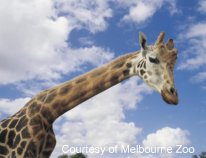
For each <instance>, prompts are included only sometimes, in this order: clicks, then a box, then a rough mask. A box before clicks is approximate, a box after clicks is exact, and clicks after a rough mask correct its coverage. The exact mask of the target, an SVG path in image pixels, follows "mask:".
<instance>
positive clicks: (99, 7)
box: [55, 0, 112, 33]
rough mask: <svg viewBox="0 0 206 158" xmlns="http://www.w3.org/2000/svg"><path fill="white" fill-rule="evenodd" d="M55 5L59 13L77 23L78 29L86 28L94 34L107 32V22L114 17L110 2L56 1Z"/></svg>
mask: <svg viewBox="0 0 206 158" xmlns="http://www.w3.org/2000/svg"><path fill="white" fill-rule="evenodd" d="M55 5H56V6H57V8H58V9H57V10H58V12H59V13H63V14H66V17H67V18H68V19H69V20H71V19H72V20H73V21H75V23H76V24H77V27H79V28H82V27H83V28H86V29H88V30H89V31H91V32H92V33H96V32H97V31H103V30H105V29H106V28H107V22H106V20H107V19H108V18H110V17H112V9H111V8H110V7H109V4H108V0H96V1H91V0H85V1H82V0H69V1H67V0H55Z"/></svg>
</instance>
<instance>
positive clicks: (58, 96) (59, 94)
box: [36, 52, 139, 122]
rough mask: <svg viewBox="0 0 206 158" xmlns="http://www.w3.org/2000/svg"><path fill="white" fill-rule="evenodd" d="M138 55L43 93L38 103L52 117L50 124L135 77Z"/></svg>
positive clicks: (117, 60) (129, 55) (100, 68)
mask: <svg viewBox="0 0 206 158" xmlns="http://www.w3.org/2000/svg"><path fill="white" fill-rule="evenodd" d="M138 54H139V53H137V52H135V53H131V54H127V55H125V56H121V57H119V58H117V59H115V60H113V61H112V62H110V63H108V64H106V65H104V66H102V67H99V68H96V69H94V70H92V71H90V72H88V73H86V74H84V75H82V76H79V77H77V78H75V79H73V80H71V81H68V82H65V83H63V84H61V85H59V86H57V87H54V88H51V89H49V90H47V91H45V92H42V93H40V94H39V95H37V97H36V98H37V101H41V102H42V104H43V106H44V107H45V108H46V110H47V114H49V115H52V116H50V117H49V118H50V119H51V120H50V122H53V121H54V120H55V119H57V118H58V117H59V116H61V115H62V114H64V113H65V112H67V111H69V110H70V109H72V108H74V107H75V106H77V105H79V104H80V103H82V102H84V101H86V100H87V99H89V98H91V97H93V96H95V95H97V94H99V93H101V92H102V91H104V90H106V89H108V88H110V87H112V86H114V85H116V84H118V83H120V82H122V81H123V80H125V79H127V78H129V77H131V76H133V74H134V73H133V71H134V70H133V67H132V63H131V59H132V58H135V57H136V56H137V55H138ZM48 111H49V112H48Z"/></svg>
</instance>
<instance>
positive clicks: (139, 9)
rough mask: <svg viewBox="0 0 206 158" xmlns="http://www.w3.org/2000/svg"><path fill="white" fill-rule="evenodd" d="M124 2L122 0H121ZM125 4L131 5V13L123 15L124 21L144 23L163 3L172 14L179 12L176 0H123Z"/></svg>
mask: <svg viewBox="0 0 206 158" xmlns="http://www.w3.org/2000/svg"><path fill="white" fill-rule="evenodd" d="M119 1H120V2H121V3H122V0H119ZM122 4H123V6H124V7H125V6H128V7H129V13H128V14H126V15H125V16H124V17H123V19H122V20H123V21H124V22H128V21H129V22H130V21H132V22H134V23H137V24H139V23H143V22H145V21H146V20H148V19H149V18H151V17H152V16H153V15H154V14H155V13H156V12H157V11H158V10H159V9H160V8H161V7H162V6H163V5H164V6H166V7H167V8H168V10H169V12H170V14H171V15H173V14H175V13H179V12H180V11H179V10H178V9H177V7H176V0H170V1H169V0H156V1H152V0H144V1H143V0H139V1H131V2H125V3H124V2H123V3H122Z"/></svg>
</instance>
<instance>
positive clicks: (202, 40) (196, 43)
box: [178, 22, 206, 70]
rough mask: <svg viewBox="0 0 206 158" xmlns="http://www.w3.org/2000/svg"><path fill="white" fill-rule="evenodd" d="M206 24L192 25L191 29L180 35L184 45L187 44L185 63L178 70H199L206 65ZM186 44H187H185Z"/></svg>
mask: <svg viewBox="0 0 206 158" xmlns="http://www.w3.org/2000/svg"><path fill="white" fill-rule="evenodd" d="M205 27H206V22H202V23H198V24H193V25H190V26H189V28H188V29H187V30H186V31H185V32H183V33H182V34H181V35H180V39H181V40H182V42H183V44H187V45H188V47H187V49H185V50H184V51H185V56H186V58H185V59H184V62H182V63H181V64H180V65H179V67H178V69H189V70H191V69H197V68H200V67H201V66H204V65H206V60H205V58H206V52H205V49H206V31H205ZM184 42H185V43H184Z"/></svg>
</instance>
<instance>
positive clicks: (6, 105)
mask: <svg viewBox="0 0 206 158" xmlns="http://www.w3.org/2000/svg"><path fill="white" fill-rule="evenodd" d="M30 99H31V98H18V99H14V100H12V99H3V98H1V99H0V109H1V110H0V116H1V115H2V114H6V115H13V114H14V113H16V112H17V111H19V110H20V109H21V108H22V107H23V106H24V105H25V104H26V102H28V101H29V100H30Z"/></svg>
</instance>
